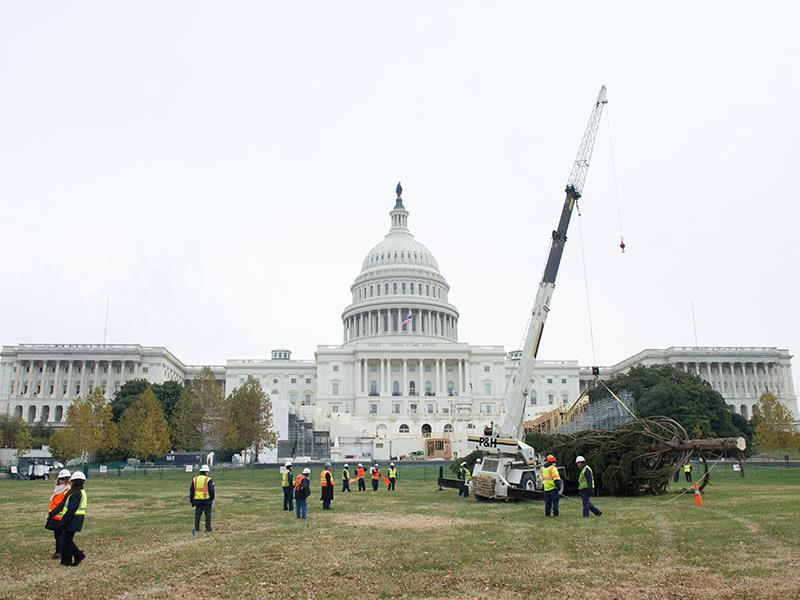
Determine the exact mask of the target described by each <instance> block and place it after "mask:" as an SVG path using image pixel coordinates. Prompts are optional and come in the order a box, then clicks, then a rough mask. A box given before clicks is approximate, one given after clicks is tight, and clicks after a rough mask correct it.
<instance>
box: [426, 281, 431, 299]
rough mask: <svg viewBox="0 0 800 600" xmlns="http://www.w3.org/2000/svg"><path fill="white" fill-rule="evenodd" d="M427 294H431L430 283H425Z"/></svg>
mask: <svg viewBox="0 0 800 600" xmlns="http://www.w3.org/2000/svg"><path fill="white" fill-rule="evenodd" d="M425 295H426V296H430V295H431V286H430V284H425Z"/></svg>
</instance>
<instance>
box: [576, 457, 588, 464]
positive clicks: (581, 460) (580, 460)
mask: <svg viewBox="0 0 800 600" xmlns="http://www.w3.org/2000/svg"><path fill="white" fill-rule="evenodd" d="M575 462H576V463H579V462H586V459H585V458H583V457H582V456H577V457H575Z"/></svg>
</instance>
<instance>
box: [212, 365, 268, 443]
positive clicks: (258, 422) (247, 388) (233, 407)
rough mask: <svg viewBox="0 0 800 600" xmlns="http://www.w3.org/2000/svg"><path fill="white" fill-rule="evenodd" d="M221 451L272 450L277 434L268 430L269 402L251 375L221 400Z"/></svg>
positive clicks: (259, 384)
mask: <svg viewBox="0 0 800 600" xmlns="http://www.w3.org/2000/svg"><path fill="white" fill-rule="evenodd" d="M222 420H223V433H224V442H225V448H227V449H228V450H242V449H246V448H250V447H252V448H254V449H255V455H256V457H258V453H259V451H260V450H261V448H274V447H275V444H277V442H278V434H277V433H275V432H274V431H272V427H273V423H272V401H271V400H270V398H269V396H267V395H266V394H265V393H264V389H263V388H262V387H261V383H259V382H258V380H257V379H255V378H254V377H253V376H252V375H250V376H248V377H247V379H246V380H245V382H244V383H243V384H242V385H241V386H239V387H237V388H235V389H234V390H233V391H232V392H231V394H230V395H229V396H228V398H227V399H226V400H225V409H224V411H223V419H222Z"/></svg>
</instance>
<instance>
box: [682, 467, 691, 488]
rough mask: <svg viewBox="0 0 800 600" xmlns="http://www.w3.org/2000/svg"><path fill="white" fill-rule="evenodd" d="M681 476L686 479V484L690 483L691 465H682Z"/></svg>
mask: <svg viewBox="0 0 800 600" xmlns="http://www.w3.org/2000/svg"><path fill="white" fill-rule="evenodd" d="M683 476H684V477H686V483H692V463H690V462H687V463H686V464H685V465H683Z"/></svg>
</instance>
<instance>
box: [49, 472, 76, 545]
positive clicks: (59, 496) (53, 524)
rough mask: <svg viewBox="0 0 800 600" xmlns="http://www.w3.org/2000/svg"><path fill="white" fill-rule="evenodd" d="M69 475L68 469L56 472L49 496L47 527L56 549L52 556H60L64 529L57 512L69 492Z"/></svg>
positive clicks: (62, 505)
mask: <svg viewBox="0 0 800 600" xmlns="http://www.w3.org/2000/svg"><path fill="white" fill-rule="evenodd" d="M70 476H71V473H70V472H69V470H68V469H61V471H59V472H58V479H56V487H55V488H54V489H53V494H52V496H50V507H49V508H48V509H47V529H52V530H53V537H55V540H56V550H55V552H53V558H61V542H62V538H63V534H64V531H63V530H62V529H61V527H60V525H61V515H60V514H59V513H60V512H61V510H62V509H63V508H64V501H65V500H66V498H67V495H68V494H69V490H70V484H69V478H70Z"/></svg>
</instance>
